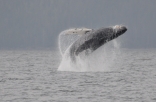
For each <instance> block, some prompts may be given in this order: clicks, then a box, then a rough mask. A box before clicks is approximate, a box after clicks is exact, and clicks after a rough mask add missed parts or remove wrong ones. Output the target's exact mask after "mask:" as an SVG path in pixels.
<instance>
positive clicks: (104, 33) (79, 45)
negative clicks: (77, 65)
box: [69, 25, 127, 62]
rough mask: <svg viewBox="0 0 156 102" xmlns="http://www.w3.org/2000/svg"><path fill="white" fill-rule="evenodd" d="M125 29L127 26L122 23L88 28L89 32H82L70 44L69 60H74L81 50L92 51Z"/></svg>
mask: <svg viewBox="0 0 156 102" xmlns="http://www.w3.org/2000/svg"><path fill="white" fill-rule="evenodd" d="M126 31H127V28H126V27H125V26H122V25H116V26H113V27H107V28H100V29H97V30H90V31H89V32H87V33H85V34H83V35H82V36H81V37H80V38H79V39H78V40H76V41H75V42H74V43H73V44H72V45H71V46H70V49H69V54H70V57H71V60H72V61H73V62H75V57H76V56H78V55H79V54H80V53H81V52H83V51H87V50H90V51H91V52H93V51H95V50H96V49H98V48H99V47H101V46H102V45H104V44H105V43H107V42H108V41H111V40H113V39H115V38H117V37H118V36H120V35H122V34H123V33H125V32H126Z"/></svg>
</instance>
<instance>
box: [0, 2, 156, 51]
mask: <svg viewBox="0 0 156 102" xmlns="http://www.w3.org/2000/svg"><path fill="white" fill-rule="evenodd" d="M116 24H123V25H126V26H127V27H128V31H127V32H126V34H124V35H123V36H121V37H120V38H119V39H120V41H121V43H122V47H125V48H156V40H155V39H156V31H155V30H156V0H0V49H38V48H43V49H44V48H45V49H46V48H54V49H55V48H57V40H58V34H59V33H60V32H61V31H62V30H65V29H68V28H71V27H72V28H73V27H87V28H93V29H97V28H100V27H107V26H111V25H116Z"/></svg>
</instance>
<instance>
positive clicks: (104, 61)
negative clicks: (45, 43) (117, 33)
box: [58, 32, 120, 72]
mask: <svg viewBox="0 0 156 102" xmlns="http://www.w3.org/2000/svg"><path fill="white" fill-rule="evenodd" d="M79 37H80V36H79V35H65V32H62V33H60V35H59V49H60V53H61V54H62V61H61V63H60V66H59V68H58V71H74V72H88V71H111V70H112V69H113V68H114V67H115V63H116V61H117V60H118V59H117V58H118V56H119V55H120V43H119V41H117V40H116V39H114V40H112V41H110V42H108V43H106V44H104V45H103V46H102V47H100V48H98V49H97V50H95V51H94V52H92V53H91V54H90V55H88V56H86V55H85V51H84V52H82V53H80V54H79V55H78V56H77V57H76V62H75V63H73V61H71V59H70V55H69V50H70V46H71V44H72V43H73V42H74V41H76V40H77V39H78V38H79Z"/></svg>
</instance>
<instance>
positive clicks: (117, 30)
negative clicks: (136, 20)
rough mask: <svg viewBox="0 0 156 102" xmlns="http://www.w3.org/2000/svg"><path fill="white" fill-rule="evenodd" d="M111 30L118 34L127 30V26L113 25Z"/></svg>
mask: <svg viewBox="0 0 156 102" xmlns="http://www.w3.org/2000/svg"><path fill="white" fill-rule="evenodd" d="M113 30H114V32H115V35H117V36H119V35H121V34H123V33H125V32H126V31H127V28H126V27H125V26H123V25H115V26H113Z"/></svg>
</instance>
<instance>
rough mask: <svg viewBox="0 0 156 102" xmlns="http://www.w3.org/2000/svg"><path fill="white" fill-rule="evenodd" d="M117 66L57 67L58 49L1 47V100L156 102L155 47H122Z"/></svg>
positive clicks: (37, 101)
mask: <svg viewBox="0 0 156 102" xmlns="http://www.w3.org/2000/svg"><path fill="white" fill-rule="evenodd" d="M121 52H122V55H121V56H122V57H121V58H122V59H121V58H120V60H119V61H118V62H116V68H115V69H116V70H111V71H99V72H88V71H86V72H70V71H57V68H58V66H59V64H60V62H61V56H60V54H59V53H58V52H56V51H0V102H155V101H156V49H140V50H136V49H133V50H129V49H121Z"/></svg>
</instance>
